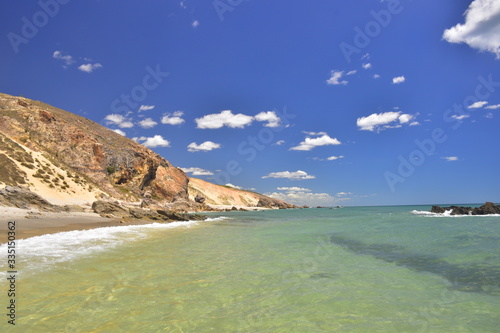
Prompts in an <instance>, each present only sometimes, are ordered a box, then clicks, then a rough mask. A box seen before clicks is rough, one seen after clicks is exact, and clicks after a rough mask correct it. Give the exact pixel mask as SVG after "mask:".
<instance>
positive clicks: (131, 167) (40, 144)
mask: <svg viewBox="0 0 500 333" xmlns="http://www.w3.org/2000/svg"><path fill="white" fill-rule="evenodd" d="M188 184H189V178H188V177H187V176H186V174H185V173H184V172H183V171H182V170H180V169H179V168H177V167H174V166H172V165H171V164H170V163H169V162H168V161H167V160H166V159H164V158H163V157H161V156H160V155H158V154H156V153H154V152H153V151H152V150H150V149H148V148H146V147H144V146H142V145H140V144H138V143H137V142H135V141H133V140H131V139H128V138H126V137H124V136H121V135H119V134H117V133H115V132H114V131H112V130H110V129H108V128H105V127H104V126H101V125H99V124H97V123H95V122H93V121H91V120H89V119H86V118H83V117H80V116H77V115H75V114H72V113H70V112H67V111H64V110H61V109H58V108H55V107H52V106H50V105H47V104H44V103H42V102H39V101H33V100H30V99H27V98H23V97H14V96H10V95H6V94H1V93H0V185H4V186H5V185H10V186H23V187H25V188H28V189H29V190H31V191H32V192H35V193H36V194H38V195H40V196H41V197H42V198H44V199H46V200H47V201H49V202H50V203H51V204H58V205H65V204H83V203H91V202H93V201H95V200H98V199H102V198H104V199H106V198H108V199H116V200H121V201H124V202H135V203H140V202H142V203H143V204H144V203H146V205H147V204H149V203H155V204H170V206H171V207H172V203H177V204H178V206H182V207H183V210H188V209H194V210H196V209H198V210H199V209H202V208H203V205H200V204H196V203H195V202H194V201H193V200H192V199H194V198H193V197H192V196H191V198H190V195H189V191H188ZM194 184H195V185H193V188H196V189H197V191H199V192H200V193H203V194H204V195H205V197H206V198H209V199H210V200H211V198H213V197H217V196H218V195H215V194H214V195H212V194H211V193H210V192H211V190H212V189H216V188H217V186H216V185H213V184H210V183H207V182H204V183H203V184H202V185H200V184H201V183H200V182H198V180H194ZM204 186H205V187H206V188H204ZM243 192H244V191H243ZM228 196H229V197H231V199H228V200H229V201H228V202H238V203H241V204H243V205H246V204H251V205H254V204H255V205H256V204H258V201H257V202H255V200H249V199H245V200H246V201H244V200H242V199H241V198H245V196H246V194H243V195H240V193H238V190H236V189H233V191H232V192H231V194H228ZM262 197H264V196H262ZM264 198H266V197H264ZM210 200H209V201H210ZM217 200H218V199H217ZM217 200H214V202H215V201H217ZM269 200H274V199H269ZM281 205H283V204H281ZM289 206H291V205H289ZM275 207H278V206H275Z"/></svg>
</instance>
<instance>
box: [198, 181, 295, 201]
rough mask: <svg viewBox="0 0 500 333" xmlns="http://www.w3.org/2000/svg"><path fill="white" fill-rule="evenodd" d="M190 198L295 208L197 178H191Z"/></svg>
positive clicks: (257, 194) (249, 192)
mask: <svg viewBox="0 0 500 333" xmlns="http://www.w3.org/2000/svg"><path fill="white" fill-rule="evenodd" d="M188 191H189V198H190V199H191V200H195V198H196V196H199V197H203V198H204V199H205V200H204V203H205V204H208V205H216V206H218V205H223V206H247V207H262V208H294V207H295V206H294V205H291V204H289V203H286V202H284V201H281V200H278V199H274V198H269V197H266V196H265V195H262V194H259V193H256V192H251V191H245V190H238V189H235V188H232V187H229V186H221V185H215V184H212V183H209V182H206V181H204V180H201V179H197V178H190V179H189V187H188Z"/></svg>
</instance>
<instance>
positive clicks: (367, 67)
mask: <svg viewBox="0 0 500 333" xmlns="http://www.w3.org/2000/svg"><path fill="white" fill-rule="evenodd" d="M363 68H364V69H369V68H372V64H371V63H367V64H363Z"/></svg>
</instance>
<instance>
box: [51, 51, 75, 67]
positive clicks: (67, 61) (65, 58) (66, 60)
mask: <svg viewBox="0 0 500 333" xmlns="http://www.w3.org/2000/svg"><path fill="white" fill-rule="evenodd" d="M52 58H54V59H57V60H62V61H64V63H65V65H66V66H69V65H71V64H73V63H74V62H75V61H74V60H73V57H72V56H70V55H63V54H62V52H61V51H55V52H54V54H52Z"/></svg>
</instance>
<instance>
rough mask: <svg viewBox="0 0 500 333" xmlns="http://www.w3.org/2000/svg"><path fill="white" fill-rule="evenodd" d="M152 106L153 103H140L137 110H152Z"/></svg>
mask: <svg viewBox="0 0 500 333" xmlns="http://www.w3.org/2000/svg"><path fill="white" fill-rule="evenodd" d="M154 108H155V106H154V105H141V107H140V108H139V112H141V111H148V110H153V109H154Z"/></svg>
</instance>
